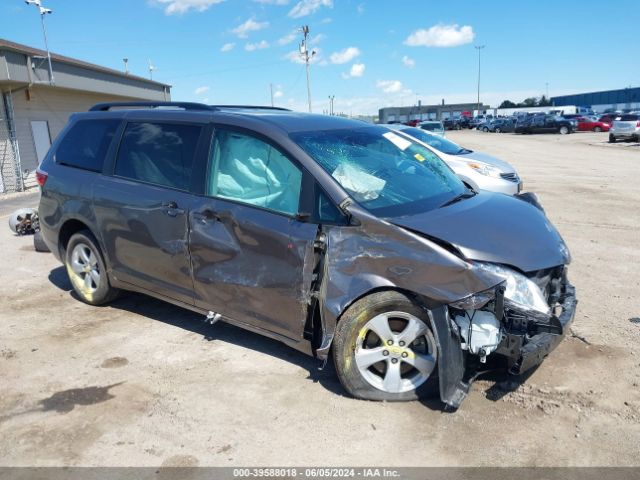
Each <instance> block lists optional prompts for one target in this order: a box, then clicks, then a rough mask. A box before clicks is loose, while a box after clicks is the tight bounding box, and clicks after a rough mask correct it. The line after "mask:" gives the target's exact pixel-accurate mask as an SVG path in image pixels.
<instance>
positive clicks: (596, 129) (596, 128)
mask: <svg viewBox="0 0 640 480" xmlns="http://www.w3.org/2000/svg"><path fill="white" fill-rule="evenodd" d="M593 131H594V132H598V133H600V132H601V131H602V128H601V127H595V128H594V129H593Z"/></svg>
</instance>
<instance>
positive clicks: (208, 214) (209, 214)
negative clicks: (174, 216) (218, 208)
mask: <svg viewBox="0 0 640 480" xmlns="http://www.w3.org/2000/svg"><path fill="white" fill-rule="evenodd" d="M193 218H194V219H196V220H197V221H198V222H200V223H203V224H207V223H209V222H214V221H220V216H219V215H218V214H217V213H216V212H214V211H213V210H211V209H209V208H207V209H205V210H202V211H201V212H193Z"/></svg>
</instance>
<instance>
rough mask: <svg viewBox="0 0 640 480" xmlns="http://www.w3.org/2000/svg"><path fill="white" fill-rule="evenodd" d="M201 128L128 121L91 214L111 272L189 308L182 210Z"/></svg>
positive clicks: (189, 199)
mask: <svg viewBox="0 0 640 480" xmlns="http://www.w3.org/2000/svg"><path fill="white" fill-rule="evenodd" d="M202 130H203V127H202V126H200V125H195V124H171V123H153V122H130V123H128V124H127V126H126V129H125V131H124V134H123V137H122V141H121V143H120V148H119V149H118V155H117V158H116V161H115V167H114V172H113V173H114V175H113V176H105V177H104V180H103V181H102V182H97V183H96V186H95V187H94V194H93V197H94V211H95V213H96V220H97V222H98V224H99V231H100V232H101V235H102V236H103V242H104V245H105V247H106V252H107V256H108V259H109V264H110V267H111V268H112V270H113V274H114V275H115V277H116V278H117V279H118V280H121V281H124V282H127V283H131V284H133V285H137V286H139V287H142V288H144V289H146V290H150V291H153V292H155V293H159V294H161V295H163V296H166V297H169V298H173V299H176V300H179V301H182V302H185V303H189V304H193V281H192V279H191V264H190V258H189V242H188V236H189V224H188V220H189V212H190V210H191V209H192V208H193V205H194V203H195V199H196V198H197V197H196V196H195V195H192V194H191V193H190V190H191V188H192V183H193V182H192V170H193V165H194V158H195V154H196V150H197V146H198V143H199V140H200V137H201V136H202Z"/></svg>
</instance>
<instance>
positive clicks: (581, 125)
mask: <svg viewBox="0 0 640 480" xmlns="http://www.w3.org/2000/svg"><path fill="white" fill-rule="evenodd" d="M576 120H577V121H578V131H579V132H608V131H609V129H610V128H611V124H610V123H606V122H601V121H600V120H593V119H591V118H586V117H578V118H576Z"/></svg>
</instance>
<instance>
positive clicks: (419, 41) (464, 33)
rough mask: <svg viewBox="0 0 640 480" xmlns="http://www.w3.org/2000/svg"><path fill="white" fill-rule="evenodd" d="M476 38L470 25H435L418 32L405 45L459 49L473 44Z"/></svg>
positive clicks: (410, 36)
mask: <svg viewBox="0 0 640 480" xmlns="http://www.w3.org/2000/svg"><path fill="white" fill-rule="evenodd" d="M475 36H476V34H475V33H473V28H471V27H470V26H469V25H464V26H462V27H460V26H459V25H457V24H455V25H434V26H433V27H431V28H429V29H426V30H425V29H423V28H422V29H419V30H416V31H415V32H413V33H412V34H411V35H409V36H408V37H407V39H406V40H405V41H404V44H405V45H409V46H410V47H457V46H459V45H464V44H466V43H471V42H473V39H474V38H475Z"/></svg>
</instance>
